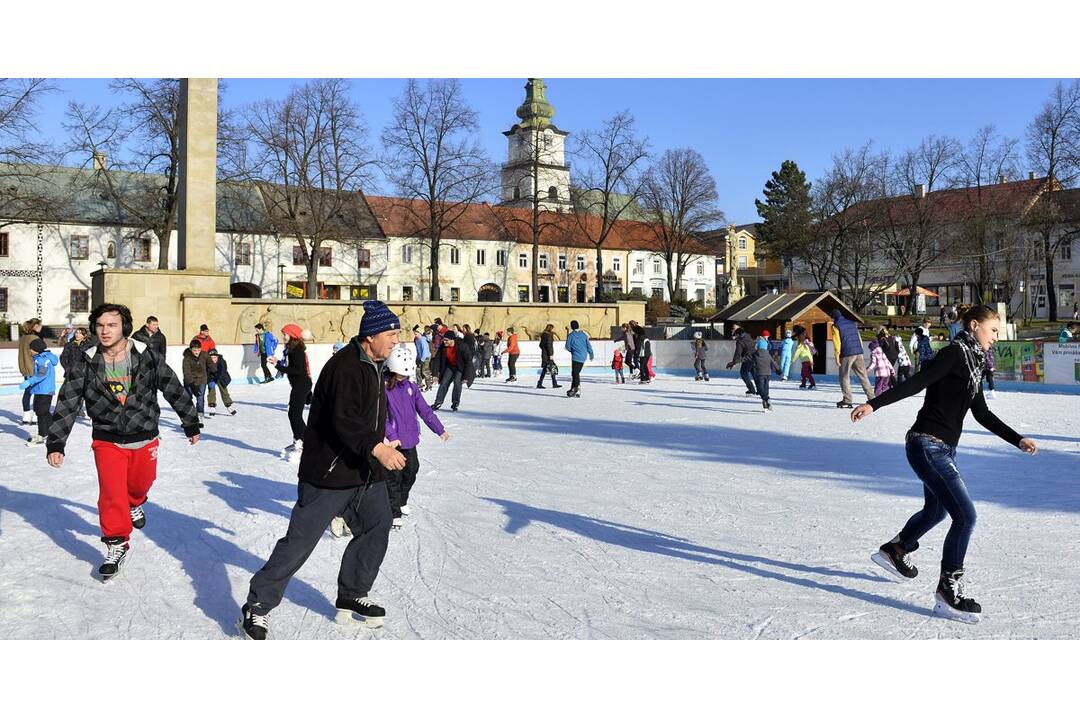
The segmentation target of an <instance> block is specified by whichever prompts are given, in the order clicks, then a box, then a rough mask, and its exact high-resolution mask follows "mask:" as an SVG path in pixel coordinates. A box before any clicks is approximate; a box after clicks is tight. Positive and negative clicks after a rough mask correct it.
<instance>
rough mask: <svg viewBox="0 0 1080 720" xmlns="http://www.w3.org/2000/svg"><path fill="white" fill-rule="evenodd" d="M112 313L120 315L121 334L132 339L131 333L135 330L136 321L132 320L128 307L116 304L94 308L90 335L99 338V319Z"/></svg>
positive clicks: (91, 315)
mask: <svg viewBox="0 0 1080 720" xmlns="http://www.w3.org/2000/svg"><path fill="white" fill-rule="evenodd" d="M110 312H114V313H119V314H120V323H121V328H122V330H121V332H123V334H124V337H130V336H131V331H132V330H133V329H134V327H133V325H134V321H132V319H131V310H129V309H128V306H127V305H117V304H115V303H104V304H102V305H98V306H97V307H96V308H94V311H93V312H92V313H90V334H91V335H94V336H97V321H98V318H100V317H101V316H102V315H104V314H105V313H110Z"/></svg>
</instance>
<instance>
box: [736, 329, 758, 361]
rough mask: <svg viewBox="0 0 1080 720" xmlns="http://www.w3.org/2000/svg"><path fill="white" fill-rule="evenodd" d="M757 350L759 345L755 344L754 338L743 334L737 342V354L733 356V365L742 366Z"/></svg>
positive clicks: (745, 333)
mask: <svg viewBox="0 0 1080 720" xmlns="http://www.w3.org/2000/svg"><path fill="white" fill-rule="evenodd" d="M756 349H757V344H756V343H755V342H754V338H752V337H750V333H748V332H744V333H741V334H740V335H739V337H738V338H737V339H736V340H735V354H734V355H732V356H731V364H732V365H741V364H742V363H744V362H746V361H747V360H749V359H750V356H751V355H753V354H754V351H755V350H756Z"/></svg>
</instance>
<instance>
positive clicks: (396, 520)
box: [390, 517, 405, 530]
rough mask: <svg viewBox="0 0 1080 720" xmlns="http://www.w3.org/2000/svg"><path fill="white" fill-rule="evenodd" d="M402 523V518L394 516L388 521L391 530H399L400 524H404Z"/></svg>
mask: <svg viewBox="0 0 1080 720" xmlns="http://www.w3.org/2000/svg"><path fill="white" fill-rule="evenodd" d="M404 524H405V521H404V520H402V519H401V518H399V517H396V518H394V519H393V520H392V521H391V522H390V529H391V530H400V529H401V526H402V525H404Z"/></svg>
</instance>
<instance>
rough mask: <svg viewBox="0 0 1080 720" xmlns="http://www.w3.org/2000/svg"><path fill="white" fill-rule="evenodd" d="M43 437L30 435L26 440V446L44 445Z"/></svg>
mask: <svg viewBox="0 0 1080 720" xmlns="http://www.w3.org/2000/svg"><path fill="white" fill-rule="evenodd" d="M44 444H45V438H43V437H42V436H40V435H31V436H30V437H29V438H27V440H26V447H33V446H34V445H44Z"/></svg>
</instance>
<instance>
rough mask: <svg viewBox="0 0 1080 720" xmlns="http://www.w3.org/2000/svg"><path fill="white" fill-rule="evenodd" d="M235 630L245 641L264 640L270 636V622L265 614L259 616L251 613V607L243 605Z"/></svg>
mask: <svg viewBox="0 0 1080 720" xmlns="http://www.w3.org/2000/svg"><path fill="white" fill-rule="evenodd" d="M236 629H237V630H239V631H240V634H241V636H242V637H243V638H244V639H245V640H265V639H266V637H267V636H268V635H269V634H270V620H269V618H267V617H266V614H265V613H263V614H261V615H259V614H256V613H254V612H252V606H251V605H248V604H247V603H244V607H242V608H241V609H240V621H239V622H237V623H236Z"/></svg>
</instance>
